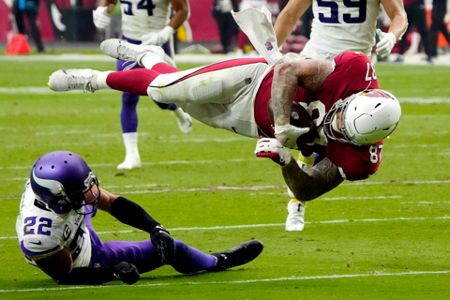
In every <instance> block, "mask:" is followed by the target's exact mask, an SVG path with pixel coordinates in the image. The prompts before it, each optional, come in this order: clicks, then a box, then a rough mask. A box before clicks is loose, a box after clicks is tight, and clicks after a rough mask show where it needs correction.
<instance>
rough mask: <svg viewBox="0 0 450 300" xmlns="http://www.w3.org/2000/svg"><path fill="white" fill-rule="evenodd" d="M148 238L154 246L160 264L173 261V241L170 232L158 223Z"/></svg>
mask: <svg viewBox="0 0 450 300" xmlns="http://www.w3.org/2000/svg"><path fill="white" fill-rule="evenodd" d="M150 239H151V240H152V244H153V246H155V248H156V251H157V252H158V255H159V257H160V258H161V263H162V264H172V263H173V262H174V261H175V242H174V240H173V238H172V237H171V236H170V233H169V232H168V231H167V230H166V229H165V228H164V227H163V226H162V225H158V226H155V228H154V229H153V230H152V232H151V233H150Z"/></svg>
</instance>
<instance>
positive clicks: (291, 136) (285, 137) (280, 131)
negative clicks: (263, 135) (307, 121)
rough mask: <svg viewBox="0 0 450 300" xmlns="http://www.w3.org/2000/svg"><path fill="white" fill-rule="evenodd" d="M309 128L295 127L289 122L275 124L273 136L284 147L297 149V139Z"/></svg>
mask: <svg viewBox="0 0 450 300" xmlns="http://www.w3.org/2000/svg"><path fill="white" fill-rule="evenodd" d="M309 130H310V128H309V127H296V126H293V125H291V124H287V125H282V126H280V125H275V137H276V138H277V140H279V141H280V143H281V144H283V145H284V146H285V147H288V148H291V149H297V139H298V138H299V137H300V136H301V135H303V134H305V133H307V132H309Z"/></svg>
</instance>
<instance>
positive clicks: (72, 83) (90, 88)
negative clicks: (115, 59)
mask: <svg viewBox="0 0 450 300" xmlns="http://www.w3.org/2000/svg"><path fill="white" fill-rule="evenodd" d="M96 73H98V71H95V70H92V69H67V70H64V69H61V70H58V71H55V72H53V73H52V74H51V75H50V76H49V78H48V87H49V88H50V89H51V90H53V91H55V92H66V91H72V90H82V91H86V92H91V93H93V92H95V91H96V90H97V88H96V86H95V79H96V78H95V77H96Z"/></svg>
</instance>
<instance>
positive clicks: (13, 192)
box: [0, 61, 450, 300]
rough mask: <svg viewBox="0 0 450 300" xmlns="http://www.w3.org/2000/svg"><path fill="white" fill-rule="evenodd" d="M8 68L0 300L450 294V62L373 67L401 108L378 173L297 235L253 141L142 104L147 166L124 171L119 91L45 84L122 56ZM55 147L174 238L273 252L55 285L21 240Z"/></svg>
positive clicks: (310, 214)
mask: <svg viewBox="0 0 450 300" xmlns="http://www.w3.org/2000/svg"><path fill="white" fill-rule="evenodd" d="M0 65H1V69H2V72H1V73H0V92H1V93H0V97H1V101H0V108H1V109H0V115H1V117H0V133H1V136H2V146H1V148H0V149H1V151H0V170H1V173H0V220H1V222H2V226H1V227H0V261H1V264H0V267H1V269H0V299H44V298H46V299H83V298H86V299H94V298H97V299H125V298H126V297H128V298H129V299H421V300H422V299H450V288H449V286H450V285H449V283H450V229H449V228H450V226H449V225H450V172H449V168H450V163H449V159H450V125H449V122H450V117H449V116H450V85H449V78H450V68H448V67H433V66H423V67H412V66H397V65H381V64H380V65H378V66H377V71H378V76H379V78H380V81H381V84H382V86H383V87H384V88H385V89H387V90H390V91H392V92H393V93H394V94H396V95H397V96H398V98H399V99H400V101H401V102H402V104H403V118H402V121H401V123H400V125H399V128H398V129H397V131H396V132H395V133H394V134H393V135H392V137H391V138H390V139H388V140H387V141H386V144H385V147H384V152H383V163H382V166H381V169H380V170H379V172H378V173H377V174H375V175H374V176H373V177H371V178H370V179H368V180H366V181H362V182H355V183H350V182H345V183H344V184H343V185H341V186H340V187H338V188H336V189H335V190H333V191H332V192H330V193H328V194H326V195H324V196H322V197H320V198H319V199H316V200H315V201H313V202H310V203H309V204H308V206H307V210H306V220H307V224H306V227H305V230H304V231H303V232H296V233H293V232H291V233H288V232H285V231H284V219H285V217H286V203H287V200H288V198H287V195H286V189H285V186H284V184H283V180H282V178H281V175H280V171H279V169H278V167H277V166H276V165H275V164H273V163H272V162H270V160H262V159H257V158H255V157H254V154H253V149H254V146H255V140H252V139H248V138H244V137H240V136H237V135H234V134H232V133H229V132H226V131H223V130H218V129H212V128H209V127H206V126H204V125H203V124H201V123H199V122H195V123H194V130H193V132H192V133H191V134H189V135H183V134H182V133H180V132H179V130H178V128H177V125H176V123H175V120H174V118H173V117H172V116H171V115H170V114H168V113H167V112H163V111H161V110H159V109H158V108H157V107H156V105H154V104H153V103H152V102H151V101H150V100H149V99H147V98H142V99H141V101H140V104H139V117H140V119H139V121H140V123H139V131H140V133H141V135H140V151H141V157H142V160H143V162H144V167H143V168H141V169H139V170H133V171H131V172H118V171H117V170H116V168H115V167H116V165H117V164H118V163H120V162H121V161H122V159H123V155H124V153H123V146H122V141H121V133H120V125H119V111H120V96H119V94H118V93H116V92H112V91H101V92H97V93H96V94H87V93H66V94H57V93H50V92H48V91H47V90H46V89H45V87H46V82H47V78H48V75H49V74H50V73H51V72H52V71H54V70H56V69H58V68H61V67H66V68H67V67H92V68H97V69H103V70H106V69H110V68H113V63H112V62H111V63H109V62H102V63H92V62H62V61H54V62H48V61H45V62H39V61H37V62H20V61H1V62H0ZM183 67H186V66H183ZM16 87H17V89H13V88H16ZM36 87H39V88H37V89H36ZM57 149H69V150H72V151H75V152H77V153H79V154H81V155H82V156H84V157H85V158H86V160H87V161H88V162H89V163H90V165H91V166H92V167H93V168H94V169H95V170H96V172H97V174H98V176H99V178H100V180H101V184H102V185H103V186H104V187H105V188H106V189H108V190H111V191H113V192H115V193H120V194H122V195H124V196H126V197H128V198H131V199H133V200H135V201H136V202H138V203H140V204H141V205H142V206H143V207H145V208H146V209H147V210H148V211H149V212H151V213H152V215H153V216H154V217H155V218H157V219H158V220H160V221H161V222H162V223H163V224H164V225H165V226H166V227H168V228H169V230H170V231H171V233H172V234H173V236H174V237H176V238H177V239H180V240H183V241H185V242H187V243H189V244H191V245H193V246H195V247H197V248H199V249H202V250H204V251H217V250H224V249H227V248H229V247H231V246H234V245H235V244H237V243H240V242H241V241H245V240H247V239H251V238H257V239H260V240H261V241H263V242H264V245H265V249H264V251H263V253H262V254H261V256H260V257H259V258H258V259H257V260H255V261H253V262H251V263H249V264H247V265H244V266H242V267H237V268H234V269H231V270H229V271H226V272H222V273H203V274H199V275H195V276H181V275H179V274H177V273H176V272H175V271H174V270H173V269H172V268H171V267H170V266H165V267H162V268H160V269H158V270H155V271H153V272H150V273H147V274H144V275H143V276H142V280H141V281H139V282H138V283H137V284H136V285H133V286H125V285H122V284H120V283H119V282H114V283H109V284H106V285H103V286H101V287H88V286H82V287H79V286H76V287H67V286H57V285H56V284H54V283H53V282H52V281H51V280H50V279H49V278H48V277H47V276H46V275H45V274H43V273H42V272H40V271H39V270H38V269H36V268H33V267H31V266H29V265H27V264H26V263H25V261H24V258H23V255H22V253H21V252H20V249H19V247H18V244H17V239H16V238H15V219H16V215H17V212H18V204H19V199H20V195H21V192H22V188H23V184H24V182H25V180H26V178H27V176H28V174H29V171H30V167H31V165H32V163H33V162H34V160H35V159H36V158H37V157H38V156H39V155H41V154H43V153H45V152H48V151H52V150H57ZM94 226H95V227H96V229H97V231H98V232H100V236H101V238H102V239H104V240H117V239H124V240H142V239H146V238H147V235H146V234H144V233H142V232H139V231H135V230H132V229H131V228H129V227H127V226H125V225H122V224H120V223H119V222H117V221H115V220H114V219H113V218H111V217H110V216H108V215H106V214H105V213H99V214H98V215H97V216H96V218H95V219H94Z"/></svg>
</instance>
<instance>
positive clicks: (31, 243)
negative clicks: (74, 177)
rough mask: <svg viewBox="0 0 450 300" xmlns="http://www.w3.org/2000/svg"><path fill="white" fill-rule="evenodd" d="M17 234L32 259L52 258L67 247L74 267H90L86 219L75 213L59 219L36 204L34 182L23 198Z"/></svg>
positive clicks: (27, 186) (27, 185)
mask: <svg viewBox="0 0 450 300" xmlns="http://www.w3.org/2000/svg"><path fill="white" fill-rule="evenodd" d="M16 231H17V237H18V239H19V245H20V248H21V249H22V252H23V253H24V254H25V256H26V257H28V258H31V259H32V258H33V256H45V255H49V254H52V253H54V252H56V251H58V250H60V249H62V247H65V248H67V249H69V250H70V251H71V253H72V259H73V266H74V267H86V266H89V263H90V260H91V239H90V234H89V231H88V230H87V228H86V224H85V216H84V215H79V214H77V213H76V212H74V211H71V212H70V213H68V214H65V215H59V214H56V213H54V212H53V211H51V210H49V209H47V208H46V207H45V206H43V205H41V204H40V203H39V202H38V201H36V195H35V194H34V192H33V190H32V189H31V184H30V181H27V183H26V185H25V190H24V192H23V194H22V199H21V202H20V211H19V215H18V216H17V222H16ZM27 261H28V262H29V263H31V264H34V263H33V261H32V260H30V259H27Z"/></svg>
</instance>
